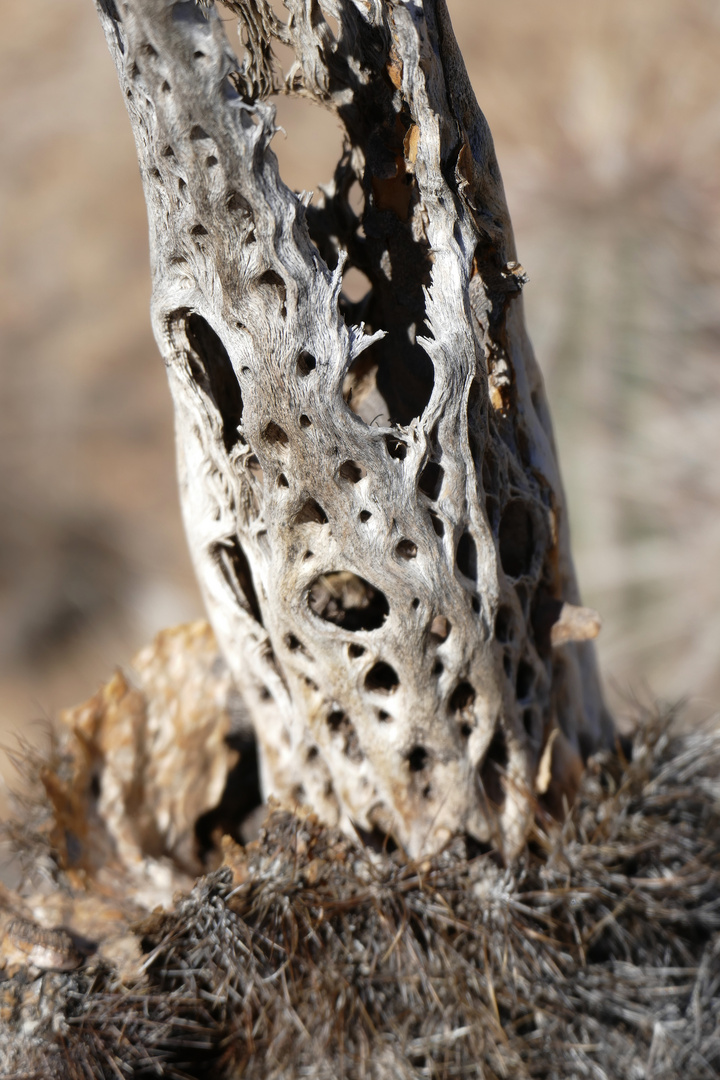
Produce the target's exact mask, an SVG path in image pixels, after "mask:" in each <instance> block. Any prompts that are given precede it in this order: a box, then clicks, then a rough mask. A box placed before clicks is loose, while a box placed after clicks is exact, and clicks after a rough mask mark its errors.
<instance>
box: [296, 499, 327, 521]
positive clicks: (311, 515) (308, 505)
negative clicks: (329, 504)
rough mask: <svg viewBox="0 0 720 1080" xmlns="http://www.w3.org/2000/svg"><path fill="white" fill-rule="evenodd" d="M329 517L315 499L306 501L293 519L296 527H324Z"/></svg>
mask: <svg viewBox="0 0 720 1080" xmlns="http://www.w3.org/2000/svg"><path fill="white" fill-rule="evenodd" d="M327 519H328V516H327V514H326V513H325V511H324V510H323V508H322V506H321V505H320V503H319V502H316V501H315V499H306V500H305V502H304V503H303V505H302V506H301V507H300V509H299V510H298V512H297V514H296V515H295V517H294V518H293V524H295V525H309V524H313V525H324V524H325V523H326V522H327Z"/></svg>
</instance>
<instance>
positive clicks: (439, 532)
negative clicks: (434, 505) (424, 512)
mask: <svg viewBox="0 0 720 1080" xmlns="http://www.w3.org/2000/svg"><path fill="white" fill-rule="evenodd" d="M430 524H431V525H432V527H433V529H434V530H435V535H436V536H444V535H445V526H444V525H443V522H442V519H441V518H439V517H438V516H437V514H433V512H432V511H430Z"/></svg>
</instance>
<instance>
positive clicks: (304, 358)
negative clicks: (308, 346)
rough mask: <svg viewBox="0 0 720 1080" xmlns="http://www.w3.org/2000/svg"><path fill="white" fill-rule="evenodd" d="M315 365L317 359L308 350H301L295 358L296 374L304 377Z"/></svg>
mask: <svg viewBox="0 0 720 1080" xmlns="http://www.w3.org/2000/svg"><path fill="white" fill-rule="evenodd" d="M316 367H317V360H316V359H315V357H314V356H313V355H312V354H311V353H309V352H301V353H300V355H299V356H298V358H297V369H298V374H299V375H301V376H302V377H303V378H306V377H307V376H308V375H309V374H310V372H311V371H314V370H315V368H316Z"/></svg>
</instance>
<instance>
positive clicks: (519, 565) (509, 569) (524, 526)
mask: <svg viewBox="0 0 720 1080" xmlns="http://www.w3.org/2000/svg"><path fill="white" fill-rule="evenodd" d="M498 542H499V545H500V562H501V563H502V568H503V570H504V571H505V573H506V574H507V575H508V577H511V578H517V577H521V576H522V575H523V574H527V573H528V572H529V570H530V568H531V566H532V561H533V554H534V550H535V538H534V535H533V519H532V514H531V512H530V508H529V507H528V505H527V503H526V502H525V501H524V500H523V499H511V500H510V502H509V503H508V504H507V506H506V507H505V509H504V510H503V512H502V516H501V518H500V529H499V532H498Z"/></svg>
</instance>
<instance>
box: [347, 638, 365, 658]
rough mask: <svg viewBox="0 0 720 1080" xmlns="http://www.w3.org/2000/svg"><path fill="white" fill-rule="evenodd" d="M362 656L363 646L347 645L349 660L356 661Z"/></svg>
mask: <svg viewBox="0 0 720 1080" xmlns="http://www.w3.org/2000/svg"><path fill="white" fill-rule="evenodd" d="M364 655H365V646H364V645H356V644H355V643H354V642H352V643H351V644H350V645H348V656H349V657H350V659H351V660H358V659H359V658H360V657H361V656H364Z"/></svg>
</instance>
